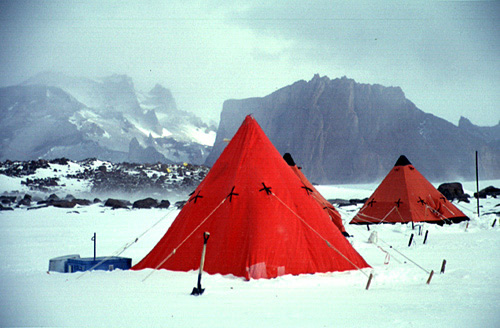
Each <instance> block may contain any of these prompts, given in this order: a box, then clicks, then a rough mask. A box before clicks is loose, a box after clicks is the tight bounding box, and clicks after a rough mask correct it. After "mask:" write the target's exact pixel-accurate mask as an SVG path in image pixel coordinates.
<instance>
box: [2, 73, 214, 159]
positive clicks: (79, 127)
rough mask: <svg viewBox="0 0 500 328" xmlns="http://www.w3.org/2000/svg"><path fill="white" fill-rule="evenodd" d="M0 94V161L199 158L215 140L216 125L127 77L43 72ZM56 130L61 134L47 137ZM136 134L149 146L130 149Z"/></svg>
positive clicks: (164, 92) (166, 94) (168, 95)
mask: <svg viewBox="0 0 500 328" xmlns="http://www.w3.org/2000/svg"><path fill="white" fill-rule="evenodd" d="M0 93H1V94H2V97H1V101H0V113H2V114H3V115H2V117H0V127H1V128H2V130H3V131H4V133H3V134H2V136H3V137H2V139H0V145H1V146H2V148H0V160H6V159H11V160H31V159H35V158H45V159H51V158H58V157H67V158H71V159H74V160H83V159H85V158H93V157H97V158H100V159H103V160H109V161H113V162H123V161H128V160H130V159H134V160H136V161H139V162H141V163H155V162H157V161H158V160H159V161H161V162H163V163H169V162H172V161H174V162H180V163H182V162H189V163H193V164H201V163H203V162H204V161H205V159H206V157H207V155H208V153H209V151H210V150H211V147H212V145H213V143H214V141H215V130H216V127H215V125H214V124H210V125H208V124H206V123H205V122H203V121H202V120H201V119H200V118H198V117H196V116H195V115H194V114H192V113H190V112H186V111H182V110H179V109H177V107H176V104H175V100H174V98H173V96H172V94H171V93H170V91H169V90H168V89H166V88H164V87H162V86H160V85H156V86H155V87H154V88H153V89H152V90H150V91H149V92H141V91H137V90H136V89H135V87H134V84H133V81H132V79H131V78H129V77H128V76H125V75H112V76H108V77H104V78H102V79H87V78H83V77H71V76H66V75H64V74H59V73H51V72H45V73H41V74H38V75H36V76H34V77H33V78H31V79H29V80H27V81H26V82H24V83H23V84H21V85H19V86H13V87H8V88H0ZM39 112H40V115H39V114H38V113H39ZM42 114H43V115H42ZM34 126H36V129H34V128H33V127H34ZM54 130H57V131H65V133H66V134H67V136H65V135H63V136H61V137H59V136H52V137H50V135H52V134H53V133H52V131H54ZM31 135H34V136H33V138H32V140H31V139H29V138H27V137H26V136H31ZM134 139H135V140H137V143H138V144H139V145H140V146H141V147H142V148H149V150H148V152H147V153H143V154H141V155H140V156H139V155H138V154H137V153H135V154H129V151H130V149H129V146H130V143H131V142H132V140H134ZM20 149H22V150H23V151H20Z"/></svg>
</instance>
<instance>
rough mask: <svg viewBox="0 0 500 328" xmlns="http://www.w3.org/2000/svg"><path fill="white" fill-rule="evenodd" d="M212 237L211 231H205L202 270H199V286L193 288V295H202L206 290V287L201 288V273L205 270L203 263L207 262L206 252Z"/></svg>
mask: <svg viewBox="0 0 500 328" xmlns="http://www.w3.org/2000/svg"><path fill="white" fill-rule="evenodd" d="M209 237H210V232H204V233H203V251H202V252H201V262H200V271H199V272H198V286H197V287H194V288H193V291H192V292H191V295H194V296H198V295H202V294H203V292H204V291H205V288H201V274H202V272H203V265H204V264H205V252H206V250H207V242H208V238H209Z"/></svg>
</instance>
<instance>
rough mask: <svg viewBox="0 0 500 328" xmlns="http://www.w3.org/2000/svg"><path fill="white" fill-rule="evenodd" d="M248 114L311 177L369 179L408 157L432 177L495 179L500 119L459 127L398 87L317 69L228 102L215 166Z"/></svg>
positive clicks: (499, 159)
mask: <svg viewBox="0 0 500 328" xmlns="http://www.w3.org/2000/svg"><path fill="white" fill-rule="evenodd" d="M248 114H252V115H253V116H254V117H255V118H256V120H257V121H258V122H259V124H260V125H261V126H262V128H263V130H264V131H265V133H266V134H267V135H268V137H269V138H270V140H271V141H272V142H273V144H274V145H275V146H276V148H277V149H278V150H279V151H280V152H281V153H282V154H284V153H286V152H288V153H291V154H292V156H293V157H294V159H295V162H296V163H297V164H298V165H300V166H302V168H303V171H304V173H305V174H306V176H307V177H308V178H309V179H310V180H311V181H313V182H316V183H348V182H349V183H352V182H369V181H374V180H377V179H381V178H382V177H384V176H385V175H386V174H387V172H388V171H389V170H390V168H391V167H392V166H393V165H394V163H395V162H396V160H397V158H398V157H399V156H400V155H406V156H407V157H408V158H409V159H410V161H411V162H412V163H413V164H414V165H415V167H417V168H418V169H419V171H420V172H422V174H424V176H426V177H427V178H428V179H430V180H447V179H456V178H465V179H469V178H473V177H474V175H475V151H478V152H479V164H480V174H481V178H483V179H485V178H500V169H499V165H498V163H500V133H499V131H500V123H499V124H498V125H496V126H494V127H478V126H475V125H473V124H472V123H471V122H470V121H468V120H467V119H465V118H462V119H461V120H460V124H459V126H456V125H454V124H452V123H450V122H448V121H446V120H444V119H442V118H439V117H436V116H434V115H432V114H429V113H425V112H423V111H422V110H420V109H419V108H417V107H416V106H415V104H413V103H412V102H411V101H410V100H408V99H407V98H406V96H405V94H404V92H403V91H402V90H401V88H399V87H385V86H382V85H378V84H374V85H370V84H361V83H357V82H356V81H354V80H353V79H349V78H347V77H342V78H338V79H329V78H328V77H326V76H323V77H321V76H319V75H315V76H314V77H313V78H312V79H311V80H310V81H304V80H301V81H298V82H295V83H293V84H291V85H289V86H286V87H284V88H281V89H279V90H277V91H275V92H273V93H271V94H269V95H268V96H265V97H258V98H248V99H240V100H236V99H231V100H226V101H225V102H224V104H223V109H222V113H221V120H220V123H219V128H218V130H217V137H216V140H215V144H214V147H213V149H212V152H211V153H210V155H209V156H208V157H207V160H206V162H205V164H206V165H212V164H213V163H214V162H215V160H216V159H217V158H218V156H219V155H220V153H221V152H222V151H223V149H224V147H225V145H226V144H227V143H226V142H224V140H225V139H230V138H231V137H232V136H233V134H234V133H235V131H236V130H237V129H238V127H239V125H240V124H241V122H242V121H243V119H244V117H245V116H246V115H248Z"/></svg>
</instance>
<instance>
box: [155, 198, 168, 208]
mask: <svg viewBox="0 0 500 328" xmlns="http://www.w3.org/2000/svg"><path fill="white" fill-rule="evenodd" d="M157 207H158V208H169V207H170V202H169V201H168V200H166V199H164V200H162V201H161V202H160V204H158V206H157Z"/></svg>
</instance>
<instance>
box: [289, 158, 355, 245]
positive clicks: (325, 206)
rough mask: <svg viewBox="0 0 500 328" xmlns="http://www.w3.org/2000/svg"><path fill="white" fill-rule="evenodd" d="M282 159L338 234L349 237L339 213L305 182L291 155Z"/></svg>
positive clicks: (310, 184)
mask: <svg viewBox="0 0 500 328" xmlns="http://www.w3.org/2000/svg"><path fill="white" fill-rule="evenodd" d="M283 159H284V160H285V161H286V162H287V164H288V165H289V166H290V168H291V169H292V170H293V172H295V174H296V175H297V176H298V177H299V179H300V181H301V182H302V183H303V184H304V186H305V187H306V188H307V189H306V190H308V191H309V192H310V193H311V195H312V196H313V197H314V199H316V201H317V202H318V203H319V205H320V206H321V208H323V211H325V212H326V214H328V216H329V217H330V219H331V220H332V222H333V223H334V224H335V225H336V226H337V228H339V230H340V232H342V234H343V235H344V236H346V237H349V234H348V233H347V231H346V230H345V227H344V224H343V223H342V217H341V216H340V213H339V212H338V211H337V210H336V209H335V207H333V205H332V204H331V203H330V202H329V201H327V200H326V199H325V198H324V197H323V196H322V195H321V194H320V193H319V192H318V191H317V190H316V188H314V186H313V184H312V183H311V182H310V181H309V180H307V178H306V176H305V175H304V173H302V170H301V168H300V167H298V166H297V164H295V161H294V160H293V158H292V155H290V153H286V154H285V155H283Z"/></svg>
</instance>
